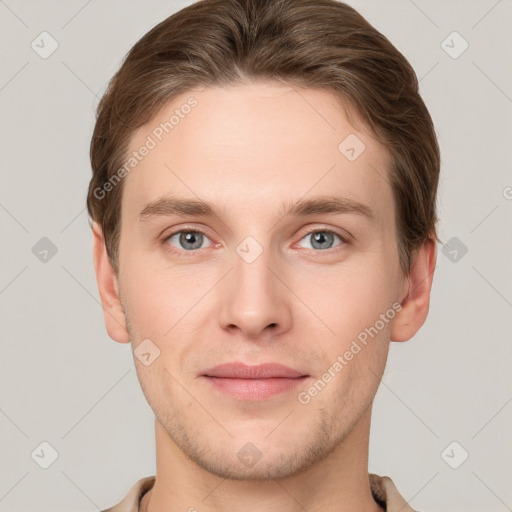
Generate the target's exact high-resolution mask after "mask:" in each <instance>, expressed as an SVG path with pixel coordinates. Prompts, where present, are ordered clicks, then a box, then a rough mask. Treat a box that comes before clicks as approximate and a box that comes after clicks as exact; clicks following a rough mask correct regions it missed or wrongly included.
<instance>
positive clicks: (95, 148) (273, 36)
mask: <svg viewBox="0 0 512 512" xmlns="http://www.w3.org/2000/svg"><path fill="white" fill-rule="evenodd" d="M261 79H271V80H279V81H283V82H286V83H288V84H292V85H293V84H295V85H298V86H301V87H310V88H317V89H318V88H321V89H325V90H328V91H330V92H333V93H335V94H336V96H337V97H339V98H340V99H343V100H345V101H346V102H347V105H351V106H354V107H355V109H356V111H357V113H358V114H359V115H360V117H361V119H362V120H363V122H364V123H365V124H366V125H367V126H368V127H369V128H370V130H371V132H372V134H373V135H374V136H375V138H376V139H377V140H379V141H380V142H382V143H383V144H384V145H385V146H386V147H387V149H388V150H389V153H390V155H391V168H390V169H388V176H389V180H390V184H391V188H392V190H393V196H394V200H395V206H396V231H397V244H398V251H399V257H400V264H401V267H402V269H403V270H404V272H406V273H408V271H409V267H410V260H411V255H412V253H413V251H414V250H415V249H417V248H418V247H419V246H420V245H421V244H422V243H423V242H424V241H426V240H427V239H429V238H432V239H436V238H437V236H436V224H437V213H436V194H437V185H438V179H439V169H440V152H439V146H438V143H437V138H436V134H435V130H434V126H433V123H432V119H431V117H430V115H429V112H428V110H427V108H426V106H425V104H424V102H423V100H422V99H421V97H420V95H419V92H418V79H417V77H416V74H415V72H414V70H413V68H412V67H411V65H410V64H409V62H408V61H407V60H406V58H405V57H404V56H403V55H402V54H401V53H400V52H399V51H398V50H397V49H396V48H395V47H394V46H393V45H392V44H391V43H390V41H389V40H388V39H387V38H386V37H385V36H384V35H382V34H381V33H380V32H379V31H378V30H376V29H375V28H374V27H373V26H372V25H370V24H369V23H368V22H367V21H366V20H365V19H364V18H363V17H362V16H361V15H360V14H359V13H358V12H357V11H356V10H354V9H353V8H352V7H350V6H348V5H347V4H344V3H342V2H338V1H336V0H200V1H198V2H197V3H195V4H192V5H190V6H188V7H186V8H184V9H182V10H180V11H178V12H177V13H175V14H173V15H172V16H170V17H168V18H167V19H165V20H164V21H162V22H161V23H159V24H158V25H156V26H155V27H153V28H152V29H151V30H150V31H149V32H148V33H147V34H145V35H144V36H143V37H142V38H141V39H140V40H139V41H138V42H137V43H136V44H135V45H134V46H133V48H132V49H131V50H130V51H129V52H128V54H127V55H126V56H125V59H124V62H123V64H122V65H121V67H120V69H119V70H118V71H117V73H116V74H115V75H114V76H113V78H112V79H111V81H110V82H109V85H108V87H107V90H106V92H105V94H104V95H103V97H102V99H101V101H100V103H99V105H98V108H97V119H96V125H95V128H94V133H93V136H92V140H91V147H90V158H91V165H92V171H93V176H92V179H91V182H90V184H89V190H88V196H87V208H88V211H89V215H90V216H91V218H92V219H93V220H94V221H96V222H98V224H99V225H100V226H101V228H102V230H103V234H104V237H105V245H106V249H107V254H108V256H109V260H110V262H111V263H112V266H113V268H114V270H115V271H116V273H117V272H118V269H119V267H118V263H119V236H120V229H121V225H120V223H121V219H120V213H121V198H122V189H123V187H122V185H123V181H122V180H121V182H120V183H119V184H117V186H115V187H112V188H111V190H110V191H109V192H108V194H105V197H102V196H100V197H98V196H99V194H98V193H97V191H98V190H100V189H101V187H102V186H103V185H104V184H105V183H107V182H108V181H109V180H112V178H113V177H114V178H115V173H116V171H118V170H119V169H120V167H121V166H122V165H123V163H124V162H126V155H127V148H128V146H129V144H130V140H131V136H132V135H133V133H134V131H135V130H136V129H137V128H139V127H141V126H143V125H144V124H146V123H147V122H148V121H149V120H151V119H152V118H153V116H154V115H156V114H157V113H158V111H159V110H160V109H161V108H162V107H163V106H164V104H165V103H167V102H168V101H170V100H171V99H172V98H173V97H175V96H176V95H178V94H181V93H183V92H186V91H187V90H189V89H191V88H194V87H201V86H208V85H220V86H222V85H233V84H237V83H240V82H242V81H244V80H254V81H255V80H261ZM348 114H349V112H348ZM340 142H341V141H340ZM101 190H103V189H101ZM95 191H96V192H95Z"/></svg>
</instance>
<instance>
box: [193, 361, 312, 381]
mask: <svg viewBox="0 0 512 512" xmlns="http://www.w3.org/2000/svg"><path fill="white" fill-rule="evenodd" d="M203 375H204V376H205V377H217V378H224V379H275V378H283V379H295V378H299V377H305V376H306V375H305V374H304V373H302V372H299V371H298V370H294V369H293V368H289V367H288V366H284V365H282V364H278V363H265V364H260V365H257V366H249V365H246V364H244V363H239V362H233V363H225V364H221V365H218V366H214V367H213V368H209V369H208V370H206V371H205V372H204V373H203Z"/></svg>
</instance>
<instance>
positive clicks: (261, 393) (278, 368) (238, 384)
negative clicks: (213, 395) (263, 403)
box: [201, 362, 310, 401]
mask: <svg viewBox="0 0 512 512" xmlns="http://www.w3.org/2000/svg"><path fill="white" fill-rule="evenodd" d="M201 377H202V378H204V379H205V380H206V381H207V382H208V383H209V385H210V386H211V388H212V389H213V390H215V391H216V392H220V393H222V394H227V395H230V396H232V397H234V398H236V399H239V400H252V401H258V400H264V399H266V398H270V397H273V396H276V395H280V394H283V393H286V392H290V391H292V390H293V389H295V388H296V387H297V386H298V385H299V384H302V383H303V382H304V381H305V380H306V379H308V378H309V377H310V375H306V374H303V373H302V372H300V371H298V370H294V369H293V368H290V367H288V366H284V365H281V364H277V363H267V364H261V365H257V366H248V365H245V364H243V363H239V362H234V363H226V364H222V365H219V366H215V367H213V368H210V369H208V370H206V371H205V372H204V374H203V375H201Z"/></svg>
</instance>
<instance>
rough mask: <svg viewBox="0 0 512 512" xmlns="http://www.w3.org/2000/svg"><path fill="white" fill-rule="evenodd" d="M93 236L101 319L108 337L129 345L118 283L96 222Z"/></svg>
mask: <svg viewBox="0 0 512 512" xmlns="http://www.w3.org/2000/svg"><path fill="white" fill-rule="evenodd" d="M92 232H93V236H94V242H93V243H94V248H93V257H94V268H95V270H96V282H97V283H98V291H99V293H100V298H101V305H102V308H103V317H104V319H105V327H106V328H107V333H108V335H109V336H110V337H111V338H112V339H113V340H114V341H117V342H119V343H129V342H130V337H129V334H128V330H127V328H126V318H125V314H124V311H123V307H122V304H121V301H120V299H119V283H118V280H117V276H116V274H115V272H114V269H113V267H112V264H111V263H110V260H109V259H108V255H107V249H106V247H105V239H104V237H103V230H102V229H101V227H100V226H99V224H98V223H97V222H93V223H92Z"/></svg>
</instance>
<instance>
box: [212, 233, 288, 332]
mask: <svg viewBox="0 0 512 512" xmlns="http://www.w3.org/2000/svg"><path fill="white" fill-rule="evenodd" d="M262 238H263V235H262V236H261V237H260V238H259V239H257V238H256V237H255V236H247V237H246V238H244V239H243V240H242V241H241V242H240V243H239V244H238V245H237V246H236V248H235V251H234V254H233V259H232V265H233V270H232V272H230V273H229V275H228V282H227V283H226V286H227V288H226V289H225V291H224V292H223V293H224V297H223V298H222V312H221V318H220V321H221V323H222V325H223V327H225V328H226V327H231V328H233V326H236V327H238V328H239V329H240V330H242V331H244V333H245V334H246V335H248V336H258V335H259V334H260V333H261V332H262V330H264V329H265V328H266V327H267V326H269V325H272V326H274V325H279V326H281V327H283V326H284V325H285V324H286V323H287V322H288V317H287V310H286V305H285V302H284V297H283V289H282V288H283V287H282V284H281V283H280V282H279V280H278V279H276V277H275V275H274V273H273V272H272V271H271V270H270V269H273V267H274V266H275V264H276V262H275V258H274V254H273V251H272V250H271V249H270V248H269V246H270V242H269V237H266V238H265V241H263V240H262ZM260 240H261V242H262V243H260ZM269 267H270V268H269Z"/></svg>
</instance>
